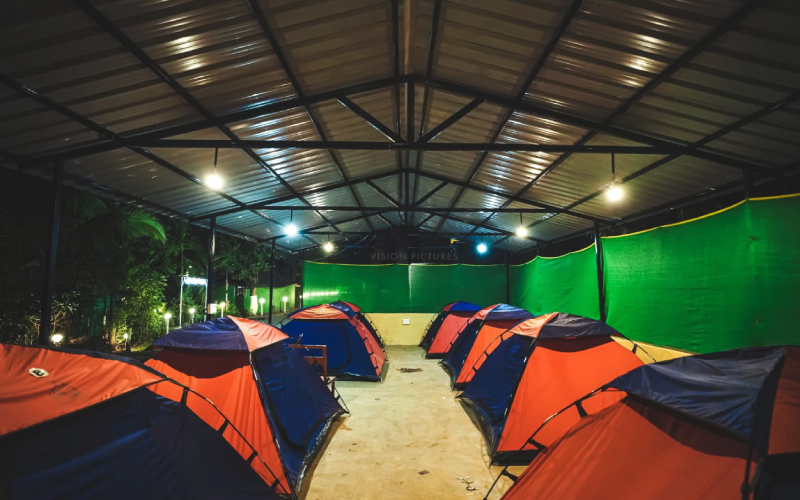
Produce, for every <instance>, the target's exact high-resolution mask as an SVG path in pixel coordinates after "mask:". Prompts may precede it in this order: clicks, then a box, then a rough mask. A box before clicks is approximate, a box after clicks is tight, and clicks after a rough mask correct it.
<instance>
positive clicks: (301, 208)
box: [258, 200, 552, 224]
mask: <svg viewBox="0 0 800 500" xmlns="http://www.w3.org/2000/svg"><path fill="white" fill-rule="evenodd" d="M390 201H391V200H390ZM397 208H398V207H397V206H392V207H373V206H365V207H363V210H364V211H365V212H381V213H384V212H397V211H398V209H397ZM258 210H261V211H264V212H270V211H286V210H290V211H294V212H307V211H317V210H319V211H328V212H357V211H359V210H360V208H359V207H355V206H351V205H314V206H308V205H293V206H283V205H281V206H273V207H261V208H259V209H258ZM403 210H404V211H408V212H418V213H430V212H438V213H482V212H492V211H496V212H497V213H503V214H549V213H552V212H551V211H550V210H547V209H544V208H494V209H492V208H479V207H466V208H459V207H455V208H445V207H441V208H433V207H404V208H403ZM471 224H472V223H471Z"/></svg>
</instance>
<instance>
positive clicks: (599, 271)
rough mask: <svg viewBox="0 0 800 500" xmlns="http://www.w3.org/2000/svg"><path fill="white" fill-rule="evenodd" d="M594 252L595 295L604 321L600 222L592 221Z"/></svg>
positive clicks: (604, 289) (604, 306)
mask: <svg viewBox="0 0 800 500" xmlns="http://www.w3.org/2000/svg"><path fill="white" fill-rule="evenodd" d="M594 252H595V262H596V265H597V292H598V293H597V297H598V298H599V300H600V304H599V305H600V321H602V322H603V323H605V322H606V287H605V285H604V283H603V242H602V241H601V239H600V224H599V223H597V222H595V223H594Z"/></svg>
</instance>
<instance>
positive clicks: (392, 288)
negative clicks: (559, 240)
mask: <svg viewBox="0 0 800 500" xmlns="http://www.w3.org/2000/svg"><path fill="white" fill-rule="evenodd" d="M304 266H305V267H304V270H303V272H304V287H303V305H305V306H310V305H315V304H322V303H326V302H333V301H335V300H346V301H348V302H352V303H354V304H358V306H360V307H361V308H362V309H364V310H365V311H367V312H384V313H391V312H438V311H440V310H441V309H442V306H444V305H446V304H448V303H450V302H455V301H457V300H466V301H470V302H474V303H476V304H479V305H488V304H495V303H498V302H505V301H506V281H505V280H506V278H505V269H504V267H503V266H470V265H465V264H452V265H435V264H432V265H426V264H411V265H406V264H390V265H363V266H361V265H346V264H319V263H314V262H306V263H305V264H304Z"/></svg>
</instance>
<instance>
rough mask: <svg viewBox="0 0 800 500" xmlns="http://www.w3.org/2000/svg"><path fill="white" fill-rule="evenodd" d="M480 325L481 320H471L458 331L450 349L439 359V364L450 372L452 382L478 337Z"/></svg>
mask: <svg viewBox="0 0 800 500" xmlns="http://www.w3.org/2000/svg"><path fill="white" fill-rule="evenodd" d="M481 326H483V322H482V321H473V322H472V323H469V324H468V325H467V326H465V327H464V329H463V330H461V332H459V334H458V337H456V339H455V342H453V345H452V346H451V347H450V350H448V351H447V353H445V355H444V357H443V358H442V360H441V361H439V364H441V365H442V366H443V367H444V368H445V370H447V372H448V373H449V374H450V377H451V378H452V382H453V383H455V381H456V379H457V378H458V374H459V373H461V368H463V367H464V362H465V361H466V360H467V356H469V351H470V349H472V345H473V344H474V343H475V339H476V338H478V332H479V331H480V330H481Z"/></svg>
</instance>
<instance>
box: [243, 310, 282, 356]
mask: <svg viewBox="0 0 800 500" xmlns="http://www.w3.org/2000/svg"><path fill="white" fill-rule="evenodd" d="M228 318H229V319H231V320H232V321H233V322H234V323H236V326H238V327H239V329H240V330H241V331H242V334H243V336H244V341H245V342H246V343H247V348H248V349H249V350H250V352H253V351H255V350H256V349H260V348H261V347H266V346H268V345H272V344H274V343H275V342H281V341H282V340H284V339H287V338H289V336H288V335H286V334H285V333H283V332H282V331H280V330H279V329H277V328H275V327H274V326H271V325H267V324H265V323H260V322H258V321H253V320H251V319H245V318H235V317H233V316H228Z"/></svg>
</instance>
